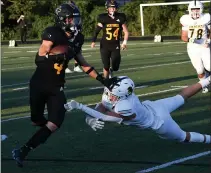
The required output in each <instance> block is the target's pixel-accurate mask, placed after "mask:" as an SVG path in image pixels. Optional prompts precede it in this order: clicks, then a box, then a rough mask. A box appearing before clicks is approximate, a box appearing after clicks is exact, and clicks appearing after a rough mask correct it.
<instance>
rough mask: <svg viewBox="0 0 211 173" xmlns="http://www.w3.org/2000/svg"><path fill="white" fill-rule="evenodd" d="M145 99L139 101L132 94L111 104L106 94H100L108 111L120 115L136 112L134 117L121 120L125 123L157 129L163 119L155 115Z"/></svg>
mask: <svg viewBox="0 0 211 173" xmlns="http://www.w3.org/2000/svg"><path fill="white" fill-rule="evenodd" d="M147 102H150V101H146V102H143V103H141V102H140V100H139V98H138V97H137V96H136V95H135V94H132V95H131V96H129V97H128V98H127V99H123V100H119V101H118V102H117V103H116V104H115V105H112V104H111V102H110V101H109V99H108V96H107V95H106V94H103V96H102V104H103V105H104V106H105V107H106V108H107V109H108V110H110V111H113V112H115V113H118V114H121V115H122V116H130V115H132V114H136V117H135V118H133V119H132V120H129V121H123V122H122V123H123V124H125V125H135V126H138V127H140V128H142V129H145V128H151V129H153V130H156V129H159V128H160V127H161V125H162V124H163V123H164V121H163V120H162V119H161V118H160V117H158V116H157V115H156V111H155V110H153V108H152V107H151V106H149V104H147Z"/></svg>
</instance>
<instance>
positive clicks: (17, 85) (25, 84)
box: [1, 82, 29, 88]
mask: <svg viewBox="0 0 211 173" xmlns="http://www.w3.org/2000/svg"><path fill="white" fill-rule="evenodd" d="M26 84H29V82H24V83H17V84H11V85H4V86H1V87H2V88H4V87H12V86H19V85H26Z"/></svg>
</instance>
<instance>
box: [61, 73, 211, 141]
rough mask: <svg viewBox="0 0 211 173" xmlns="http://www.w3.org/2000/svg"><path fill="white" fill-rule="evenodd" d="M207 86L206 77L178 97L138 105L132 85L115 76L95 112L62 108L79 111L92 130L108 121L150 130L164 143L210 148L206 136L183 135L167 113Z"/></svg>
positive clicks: (80, 106)
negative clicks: (199, 144)
mask: <svg viewBox="0 0 211 173" xmlns="http://www.w3.org/2000/svg"><path fill="white" fill-rule="evenodd" d="M209 84H210V76H209V77H207V78H206V79H203V80H200V81H199V82H198V83H196V84H193V85H191V86H189V87H187V88H184V89H183V90H182V91H181V92H180V94H178V95H176V96H174V97H168V98H165V99H160V100H157V101H149V100H147V101H143V102H141V101H140V100H139V98H138V97H137V96H136V95H135V94H134V88H135V85H134V82H133V81H132V80H131V79H130V78H129V77H127V76H119V77H116V82H115V83H114V84H113V85H112V86H110V87H109V88H110V89H107V88H105V91H104V93H103V96H102V101H101V103H99V104H98V105H97V106H96V107H95V109H96V110H94V109H91V108H89V107H87V106H85V105H83V104H81V103H78V102H76V101H74V100H72V101H71V102H68V103H67V104H66V105H65V108H66V109H67V110H68V111H70V110H72V109H80V110H82V111H83V112H85V113H87V114H88V115H87V116H86V123H87V124H88V125H90V126H91V127H92V129H93V130H97V129H102V128H103V127H104V122H103V121H110V122H116V123H122V124H124V125H132V126H137V127H138V128H140V129H151V130H153V131H154V132H156V133H157V134H158V135H159V136H160V137H161V138H164V139H170V140H176V141H178V142H198V143H209V144H210V143H211V136H210V135H205V134H200V133H196V132H185V131H184V130H182V129H181V128H180V127H179V125H178V124H177V123H176V122H175V121H174V120H173V119H172V117H171V115H170V113H171V112H173V111H174V110H176V109H177V108H179V107H180V106H182V105H183V104H184V102H185V100H186V99H188V98H189V97H191V96H193V95H195V94H196V93H197V92H199V91H200V90H201V89H203V88H204V87H206V86H208V85H209ZM89 115H90V116H89ZM100 120H102V121H100Z"/></svg>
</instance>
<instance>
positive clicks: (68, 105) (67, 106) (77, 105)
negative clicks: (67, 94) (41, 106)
mask: <svg viewBox="0 0 211 173" xmlns="http://www.w3.org/2000/svg"><path fill="white" fill-rule="evenodd" d="M64 108H65V109H66V110H67V111H71V110H73V109H81V108H82V104H81V103H78V102H76V101H75V100H71V101H70V102H67V103H66V104H64Z"/></svg>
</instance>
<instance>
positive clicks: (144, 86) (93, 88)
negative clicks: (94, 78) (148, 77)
mask: <svg viewBox="0 0 211 173" xmlns="http://www.w3.org/2000/svg"><path fill="white" fill-rule="evenodd" d="M146 87H148V85H142V86H137V87H135V88H146ZM101 88H104V86H99V87H92V88H89V89H90V90H95V89H101Z"/></svg>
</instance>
